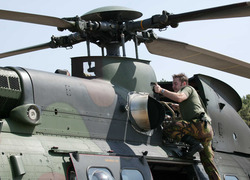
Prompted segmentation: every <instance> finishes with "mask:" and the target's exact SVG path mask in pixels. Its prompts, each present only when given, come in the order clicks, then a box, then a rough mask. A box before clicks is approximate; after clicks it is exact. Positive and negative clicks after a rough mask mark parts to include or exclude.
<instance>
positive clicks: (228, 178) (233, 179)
mask: <svg viewBox="0 0 250 180" xmlns="http://www.w3.org/2000/svg"><path fill="white" fill-rule="evenodd" d="M225 180H238V178H237V177H236V176H234V175H225Z"/></svg>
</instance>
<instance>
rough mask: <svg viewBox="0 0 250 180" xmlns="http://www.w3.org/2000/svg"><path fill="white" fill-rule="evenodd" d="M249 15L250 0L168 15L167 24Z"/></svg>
mask: <svg viewBox="0 0 250 180" xmlns="http://www.w3.org/2000/svg"><path fill="white" fill-rule="evenodd" d="M246 16H250V1H249V2H243V3H236V4H231V5H226V6H219V7H215V8H209V9H203V10H198V11H192V12H187V13H182V14H176V15H174V14H173V15H172V14H171V15H169V17H168V21H169V24H170V25H171V24H178V23H179V22H185V21H196V20H209V19H220V18H234V17H246Z"/></svg>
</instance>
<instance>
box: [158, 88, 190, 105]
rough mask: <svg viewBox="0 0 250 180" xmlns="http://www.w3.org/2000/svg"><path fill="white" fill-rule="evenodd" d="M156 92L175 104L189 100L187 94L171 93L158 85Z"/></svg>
mask: <svg viewBox="0 0 250 180" xmlns="http://www.w3.org/2000/svg"><path fill="white" fill-rule="evenodd" d="M154 90H155V92H156V93H160V94H162V95H163V96H165V97H167V98H169V99H171V100H173V101H175V102H178V103H180V102H182V101H185V100H186V99H187V96H186V94H185V93H183V92H181V93H176V92H171V91H169V90H167V89H163V88H161V86H159V85H158V84H156V85H155V86H154Z"/></svg>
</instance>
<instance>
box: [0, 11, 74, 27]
mask: <svg viewBox="0 0 250 180" xmlns="http://www.w3.org/2000/svg"><path fill="white" fill-rule="evenodd" d="M0 19H5V20H13V21H20V22H27V23H34V24H41V25H47V26H54V27H58V28H62V29H70V28H72V27H74V24H73V23H70V22H68V21H65V20H63V19H60V18H56V17H51V16H44V15H37V14H29V13H23V12H15V11H6V10H0Z"/></svg>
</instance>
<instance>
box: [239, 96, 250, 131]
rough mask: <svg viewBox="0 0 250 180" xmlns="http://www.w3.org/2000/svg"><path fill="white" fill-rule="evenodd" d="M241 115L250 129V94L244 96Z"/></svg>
mask: <svg viewBox="0 0 250 180" xmlns="http://www.w3.org/2000/svg"><path fill="white" fill-rule="evenodd" d="M239 115H240V116H241V118H242V119H243V120H244V121H245V122H246V123H247V125H248V126H249V127H250V94H248V95H246V96H243V98H242V108H241V110H240V111H239Z"/></svg>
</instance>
